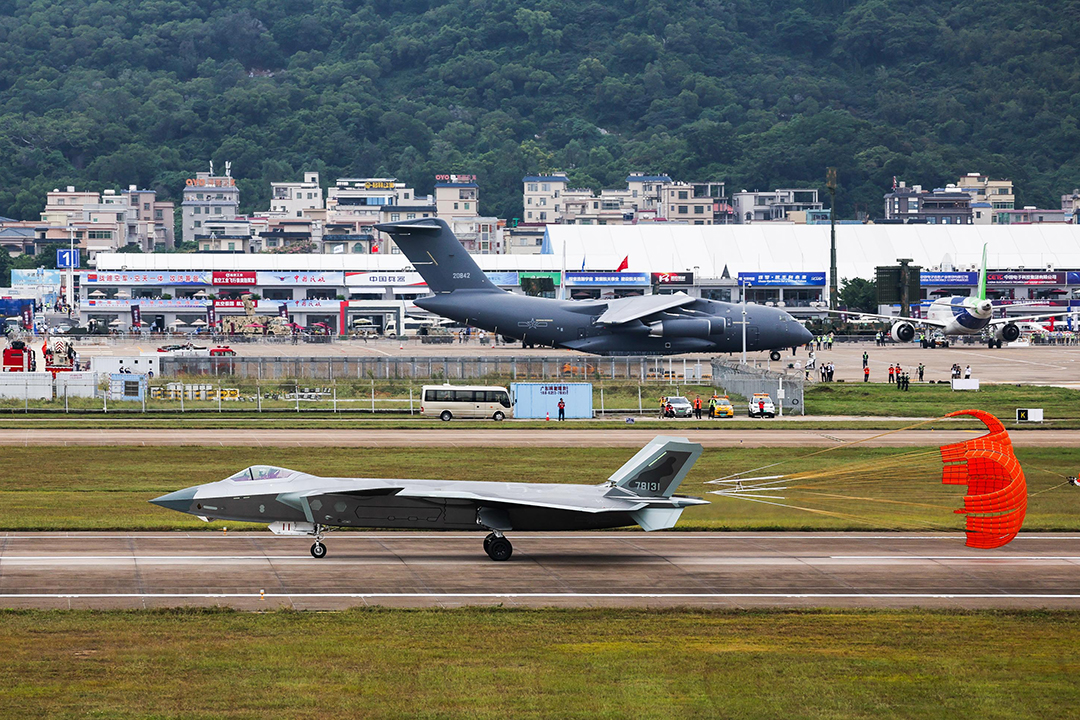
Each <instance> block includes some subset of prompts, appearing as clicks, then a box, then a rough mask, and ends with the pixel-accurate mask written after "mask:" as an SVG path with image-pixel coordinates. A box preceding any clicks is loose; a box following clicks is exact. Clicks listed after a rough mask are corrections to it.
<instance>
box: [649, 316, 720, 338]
mask: <svg viewBox="0 0 1080 720" xmlns="http://www.w3.org/2000/svg"><path fill="white" fill-rule="evenodd" d="M726 325H727V321H726V320H725V319H724V318H709V319H705V318H675V319H673V320H661V321H660V322H654V323H650V324H649V335H650V336H652V337H693V338H707V337H709V336H711V335H723V334H724V330H725V329H726V328H725V326H726Z"/></svg>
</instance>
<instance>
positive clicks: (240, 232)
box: [193, 217, 255, 253]
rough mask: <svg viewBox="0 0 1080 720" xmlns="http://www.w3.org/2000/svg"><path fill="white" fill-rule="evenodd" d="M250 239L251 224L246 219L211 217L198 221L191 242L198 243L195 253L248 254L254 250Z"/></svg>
mask: <svg viewBox="0 0 1080 720" xmlns="http://www.w3.org/2000/svg"><path fill="white" fill-rule="evenodd" d="M252 237H253V232H252V223H251V220H250V219H248V218H246V217H232V218H228V219H225V218H221V219H218V218H214V217H211V218H209V219H205V220H201V221H200V224H199V227H198V232H197V234H196V235H195V236H194V238H193V240H194V241H195V242H196V243H198V250H197V252H204V253H248V252H254V250H255V248H254V247H253V246H252Z"/></svg>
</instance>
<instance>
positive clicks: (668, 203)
mask: <svg viewBox="0 0 1080 720" xmlns="http://www.w3.org/2000/svg"><path fill="white" fill-rule="evenodd" d="M702 186H705V187H708V184H706V183H684V182H677V183H676V182H673V183H667V184H665V185H663V186H661V191H660V193H661V195H660V202H659V204H658V206H657V217H658V218H665V219H666V220H668V221H669V222H679V223H687V224H690V225H712V224H713V206H714V205H715V203H716V200H715V199H714V198H712V197H709V196H708V195H703V194H699V193H700V190H699V188H701V187H702Z"/></svg>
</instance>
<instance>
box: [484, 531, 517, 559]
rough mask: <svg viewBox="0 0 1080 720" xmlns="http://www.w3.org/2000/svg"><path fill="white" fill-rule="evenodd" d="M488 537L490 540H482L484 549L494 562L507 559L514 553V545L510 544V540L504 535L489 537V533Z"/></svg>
mask: <svg viewBox="0 0 1080 720" xmlns="http://www.w3.org/2000/svg"><path fill="white" fill-rule="evenodd" d="M488 538H490V541H489V540H487V539H485V540H484V550H486V551H487V554H488V557H489V558H491V559H492V560H495V561H496V562H502V561H503V560H509V559H510V556H511V555H513V553H514V546H513V545H511V544H510V541H509V540H507V539H506V538H504V537H491V536H490V535H489V536H488Z"/></svg>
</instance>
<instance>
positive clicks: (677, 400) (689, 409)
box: [667, 397, 694, 418]
mask: <svg viewBox="0 0 1080 720" xmlns="http://www.w3.org/2000/svg"><path fill="white" fill-rule="evenodd" d="M667 404H668V405H670V406H671V415H669V416H668V417H686V418H688V417H693V415H694V406H693V405H691V404H690V401H689V400H687V399H686V398H684V397H669V398H668V399H667Z"/></svg>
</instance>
